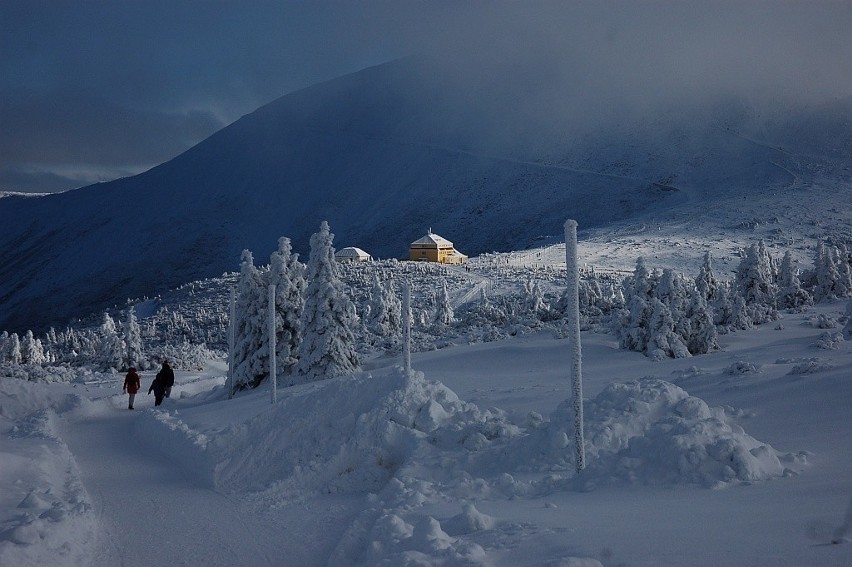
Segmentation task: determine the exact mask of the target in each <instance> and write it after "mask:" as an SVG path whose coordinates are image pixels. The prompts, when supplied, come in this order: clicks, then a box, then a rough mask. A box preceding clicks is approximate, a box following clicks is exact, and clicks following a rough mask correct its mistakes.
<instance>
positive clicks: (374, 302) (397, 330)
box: [367, 271, 402, 343]
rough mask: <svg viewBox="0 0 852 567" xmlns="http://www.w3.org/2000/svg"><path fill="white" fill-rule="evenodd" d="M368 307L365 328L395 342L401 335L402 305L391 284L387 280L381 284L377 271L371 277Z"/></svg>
mask: <svg viewBox="0 0 852 567" xmlns="http://www.w3.org/2000/svg"><path fill="white" fill-rule="evenodd" d="M368 306H369V318H368V319H367V327H368V328H369V329H370V330H371V331H372V332H374V333H375V334H377V335H378V336H380V337H384V338H387V339H390V341H391V342H392V343H395V342H397V341H398V340H399V338H400V337H401V334H402V303H401V301H400V299H399V297H398V296H397V294H396V290H395V289H394V286H393V282H392V281H391V280H387V281H386V283H384V284H383V283H382V280H381V278H380V277H379V272H378V271H377V272H375V274H374V276H373V287H372V289H371V290H370V303H369V304H368Z"/></svg>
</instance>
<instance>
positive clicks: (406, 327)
mask: <svg viewBox="0 0 852 567" xmlns="http://www.w3.org/2000/svg"><path fill="white" fill-rule="evenodd" d="M402 365H403V368H404V369H405V373H406V374H411V284H410V283H409V281H408V280H405V284H403V286H402Z"/></svg>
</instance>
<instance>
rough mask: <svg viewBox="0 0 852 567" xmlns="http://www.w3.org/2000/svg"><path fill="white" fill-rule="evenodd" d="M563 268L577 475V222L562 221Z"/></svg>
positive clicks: (581, 455)
mask: <svg viewBox="0 0 852 567" xmlns="http://www.w3.org/2000/svg"><path fill="white" fill-rule="evenodd" d="M565 267H566V268H567V272H568V289H567V298H568V311H567V312H568V340H569V342H570V343H571V367H570V368H571V385H572V390H573V395H574V444H575V445H576V448H577V472H580V471H581V470H583V469H584V468H586V448H585V440H584V438H583V373H582V365H583V360H582V353H581V351H580V287H579V286H580V282H579V278H580V274H579V272H578V271H577V221H575V220H570V219H569V220H567V221H565Z"/></svg>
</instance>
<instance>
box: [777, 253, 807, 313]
mask: <svg viewBox="0 0 852 567" xmlns="http://www.w3.org/2000/svg"><path fill="white" fill-rule="evenodd" d="M778 278H779V279H778V307H780V308H782V309H791V308H796V307H801V306H802V305H809V304H810V303H812V301H813V300H812V299H811V294H809V293H808V292H807V290H805V289H804V288H803V287H802V283H801V281H800V280H799V270H798V269H797V268H796V264H795V262H794V261H793V255H792V254H790V251H789V250H787V252H785V253H784V259H783V260H781V269H780V272H779V274H778Z"/></svg>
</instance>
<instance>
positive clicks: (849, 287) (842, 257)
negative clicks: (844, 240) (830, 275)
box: [837, 244, 852, 297]
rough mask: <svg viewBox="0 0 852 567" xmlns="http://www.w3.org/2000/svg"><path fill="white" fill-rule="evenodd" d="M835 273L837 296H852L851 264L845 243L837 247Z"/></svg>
mask: <svg viewBox="0 0 852 567" xmlns="http://www.w3.org/2000/svg"><path fill="white" fill-rule="evenodd" d="M837 273H838V276H839V277H838V279H837V295H838V297H852V264H850V257H849V250H848V249H847V247H846V244H841V245H840V246H839V247H838V248H837Z"/></svg>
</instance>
